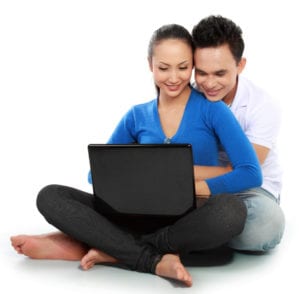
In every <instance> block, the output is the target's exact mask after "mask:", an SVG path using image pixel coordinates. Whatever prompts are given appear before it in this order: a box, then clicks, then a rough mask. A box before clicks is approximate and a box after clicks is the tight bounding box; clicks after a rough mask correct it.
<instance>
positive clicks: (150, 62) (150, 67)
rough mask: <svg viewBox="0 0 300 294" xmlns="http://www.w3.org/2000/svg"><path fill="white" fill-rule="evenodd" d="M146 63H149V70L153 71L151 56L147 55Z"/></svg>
mask: <svg viewBox="0 0 300 294" xmlns="http://www.w3.org/2000/svg"><path fill="white" fill-rule="evenodd" d="M148 65H149V69H150V71H152V72H153V63H152V58H150V57H148Z"/></svg>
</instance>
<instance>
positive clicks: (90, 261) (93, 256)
mask: <svg viewBox="0 0 300 294" xmlns="http://www.w3.org/2000/svg"><path fill="white" fill-rule="evenodd" d="M117 262H118V260H117V259H116V258H114V257H112V256H110V255H108V254H106V253H104V252H102V251H100V250H98V249H94V248H92V249H90V250H89V252H88V253H87V254H86V255H85V256H83V258H82V259H81V262H80V265H81V267H82V269H84V270H88V269H90V268H92V267H93V266H94V265H95V264H96V263H117Z"/></svg>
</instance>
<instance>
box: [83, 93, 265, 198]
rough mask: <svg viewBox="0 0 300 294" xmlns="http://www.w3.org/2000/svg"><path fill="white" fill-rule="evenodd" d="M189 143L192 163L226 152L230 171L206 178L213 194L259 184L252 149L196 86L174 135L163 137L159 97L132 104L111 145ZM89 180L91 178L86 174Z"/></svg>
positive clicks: (222, 108) (209, 161)
mask: <svg viewBox="0 0 300 294" xmlns="http://www.w3.org/2000/svg"><path fill="white" fill-rule="evenodd" d="M133 142H135V143H139V144H160V143H166V142H168V143H189V144H191V145H192V150H193V160H194V164H195V165H203V166H218V165H219V164H218V149H219V148H218V147H219V145H220V144H221V145H222V146H223V148H224V150H225V151H226V153H227V154H228V157H229V159H230V162H231V165H232V168H233V170H232V171H231V172H229V173H227V174H225V175H222V176H218V177H214V178H210V179H207V180H206V183H207V184H208V187H209V189H210V191H211V194H212V195H215V194H220V193H235V192H239V191H242V190H245V189H249V188H253V187H257V186H260V185H261V184H262V174H261V169H260V165H259V162H258V159H257V157H256V154H255V151H254V149H253V147H252V145H251V143H250V142H249V140H248V139H247V137H246V136H245V134H244V132H243V131H242V129H241V127H240V125H239V123H238V122H237V120H236V119H235V117H234V116H233V114H232V113H231V111H230V109H228V107H227V106H226V105H225V104H224V103H223V102H221V101H220V102H210V101H208V100H207V99H205V98H204V96H202V94H200V93H199V92H197V91H196V90H195V89H192V91H191V94H190V97H189V100H188V102H187V105H186V107H185V111H184V114H183V117H182V120H181V123H180V126H179V128H178V130H177V132H176V134H175V135H174V136H173V137H172V138H166V136H165V134H164V132H163V129H162V127H161V124H160V118H159V114H158V99H154V100H152V101H150V102H147V103H144V104H139V105H136V106H134V107H132V108H131V109H130V110H129V111H128V112H127V113H126V114H125V116H124V117H123V118H122V119H121V121H120V122H119V124H118V125H117V127H116V129H115V131H114V132H113V134H112V135H111V137H110V139H109V140H108V143H110V144H130V143H133ZM89 181H90V182H91V177H90V175H89Z"/></svg>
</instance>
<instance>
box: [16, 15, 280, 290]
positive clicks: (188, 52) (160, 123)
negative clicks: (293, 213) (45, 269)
mask: <svg viewBox="0 0 300 294" xmlns="http://www.w3.org/2000/svg"><path fill="white" fill-rule="evenodd" d="M243 50H244V42H243V39H242V32H241V30H240V28H239V27H238V26H236V24H234V23H233V22H232V21H231V20H229V19H226V18H224V17H221V16H209V17H207V18H205V19H203V20H201V21H200V22H199V23H198V24H197V25H196V26H195V27H194V29H193V32H192V36H191V35H190V33H189V32H188V31H187V30H186V29H185V28H183V27H182V26H180V25H176V24H174V25H166V26H163V27H161V28H159V29H158V30H156V31H155V32H154V34H153V36H152V38H151V40H150V43H149V50H148V61H149V67H150V70H151V71H152V73H153V79H154V82H155V86H156V88H157V90H158V91H157V93H158V96H157V98H156V99H154V100H152V101H150V102H148V103H144V104H140V105H136V106H134V107H132V108H131V109H130V110H129V111H128V112H127V113H126V114H125V116H124V117H123V118H122V119H121V121H120V123H119V124H118V126H117V127H116V129H115V131H114V132H113V134H112V135H111V137H110V139H109V140H108V143H115V144H120V143H122V144H129V143H133V142H137V143H163V142H166V141H168V142H170V143H171V144H172V143H183V142H184V143H190V144H192V147H193V156H194V174H195V175H194V176H195V185H196V187H195V190H196V194H197V196H198V197H199V198H202V199H203V198H205V199H206V200H205V204H204V205H202V206H199V207H198V208H197V209H196V210H194V211H193V212H191V213H189V214H187V215H186V216H184V217H183V218H181V219H180V220H179V221H177V222H175V223H174V224H172V225H168V226H166V227H163V228H161V229H160V230H158V231H153V232H150V233H149V232H148V230H147V228H146V227H145V230H144V231H143V230H142V231H141V230H140V229H138V228H137V227H136V226H135V224H133V223H129V222H128V223H126V224H125V223H123V222H122V223H121V222H118V221H117V220H112V219H109V218H107V217H104V216H103V215H101V213H100V212H99V211H97V209H96V205H95V201H96V200H95V199H94V197H93V195H91V194H89V193H86V192H83V191H79V190H76V189H74V188H70V187H66V186H61V185H49V186H46V187H45V188H43V189H42V190H41V191H40V192H39V195H38V197H37V206H38V209H39V211H40V212H41V213H42V214H43V216H44V217H45V219H46V220H47V221H48V222H49V223H50V224H52V225H53V226H54V227H56V228H57V229H58V230H59V231H58V232H55V233H50V234H45V235H35V236H28V235H18V236H13V237H11V242H12V246H13V247H14V248H15V250H16V251H17V252H18V253H20V254H24V255H26V256H29V257H31V258H36V259H64V260H78V261H80V264H81V267H82V268H83V269H85V270H87V269H89V268H91V267H93V266H94V265H95V264H96V263H102V264H104V263H110V264H111V263H115V264H122V265H123V266H126V267H127V268H129V269H131V270H136V271H140V272H148V273H153V274H156V275H158V276H161V277H165V278H170V279H175V280H178V281H181V282H182V283H184V284H185V285H187V286H191V285H192V277H191V275H190V273H189V272H188V270H187V269H186V268H185V266H184V265H183V264H182V262H181V260H180V255H181V254H183V253H187V252H190V251H200V250H206V249H212V248H217V247H219V246H222V245H227V246H230V247H231V248H234V249H237V250H245V251H266V250H269V249H271V248H273V247H274V246H276V245H277V244H278V243H279V242H280V240H281V237H282V234H283V231H284V215H283V212H282V210H281V208H280V206H279V195H280V189H281V178H280V167H279V166H278V162H277V156H276V150H275V141H276V137H277V133H278V128H279V112H278V109H277V108H276V107H275V106H274V104H273V102H272V100H271V99H270V98H269V97H268V96H267V95H266V94H265V93H264V92H263V91H261V90H260V89H258V88H257V87H256V86H254V85H253V84H252V83H250V82H249V81H248V80H246V79H244V78H243V77H241V76H240V74H241V72H242V71H243V69H244V67H245V64H246V60H245V58H244V57H243ZM194 67H195V69H194V70H195V82H196V84H195V87H192V86H191V84H190V80H191V76H192V72H193V68H194ZM211 101H213V102H211ZM222 101H223V102H222ZM233 114H234V115H233ZM270 114H271V115H270ZM245 134H246V136H245ZM247 137H248V138H247ZM116 184H117V183H116ZM145 225H146V224H145ZM146 232H147V233H146Z"/></svg>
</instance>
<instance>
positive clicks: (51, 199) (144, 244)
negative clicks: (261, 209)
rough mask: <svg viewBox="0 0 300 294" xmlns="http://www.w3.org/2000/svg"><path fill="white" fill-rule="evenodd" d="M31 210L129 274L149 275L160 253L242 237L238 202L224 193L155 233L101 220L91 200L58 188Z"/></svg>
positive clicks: (211, 245)
mask: <svg viewBox="0 0 300 294" xmlns="http://www.w3.org/2000/svg"><path fill="white" fill-rule="evenodd" d="M37 207H38V209H39V211H40V213H41V214H42V215H43V216H44V217H45V219H46V220H47V221H48V222H49V223H50V224H51V225H53V226H55V227H56V228H57V229H59V230H60V231H62V232H63V233H65V234H67V235H69V236H71V237H73V238H74V239H76V240H78V241H80V242H82V243H84V244H86V245H88V246H89V247H91V248H97V249H99V250H101V251H103V252H105V253H107V254H109V255H111V256H113V257H115V258H116V259H117V260H118V261H119V262H120V263H121V264H123V265H125V266H126V267H127V268H129V269H131V270H136V271H140V272H149V273H155V268H156V265H157V263H158V262H159V261H160V259H161V257H162V255H163V254H166V253H178V254H182V253H187V252H191V251H200V250H207V249H212V248H217V247H219V246H221V245H223V244H226V243H227V242H228V241H230V240H231V239H232V238H233V237H234V236H237V235H238V234H240V233H241V232H242V230H243V227H244V223H245V219H246V216H247V210H246V207H245V205H244V203H243V202H242V201H241V200H240V199H239V198H238V197H236V196H234V195H225V194H224V195H219V196H214V197H211V198H209V200H208V201H207V202H206V203H205V204H204V205H203V206H202V207H200V208H197V209H196V210H194V211H192V212H190V213H189V214H187V215H186V216H184V217H182V218H181V219H179V220H178V221H176V222H175V223H172V224H166V225H165V226H163V227H162V228H159V229H158V228H155V227H153V226H152V225H153V223H152V222H148V223H147V220H146V221H145V222H138V223H137V222H136V221H133V222H130V221H127V222H125V221H124V220H120V219H110V218H108V217H105V216H103V215H101V214H100V212H99V210H97V209H96V204H95V198H94V196H93V195H91V194H89V193H86V192H83V191H80V190H76V189H74V188H70V187H66V186H60V185H49V186H46V187H45V188H43V189H42V190H41V191H40V192H39V194H38V197H37ZM141 224H142V225H141ZM143 228H144V231H143Z"/></svg>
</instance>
